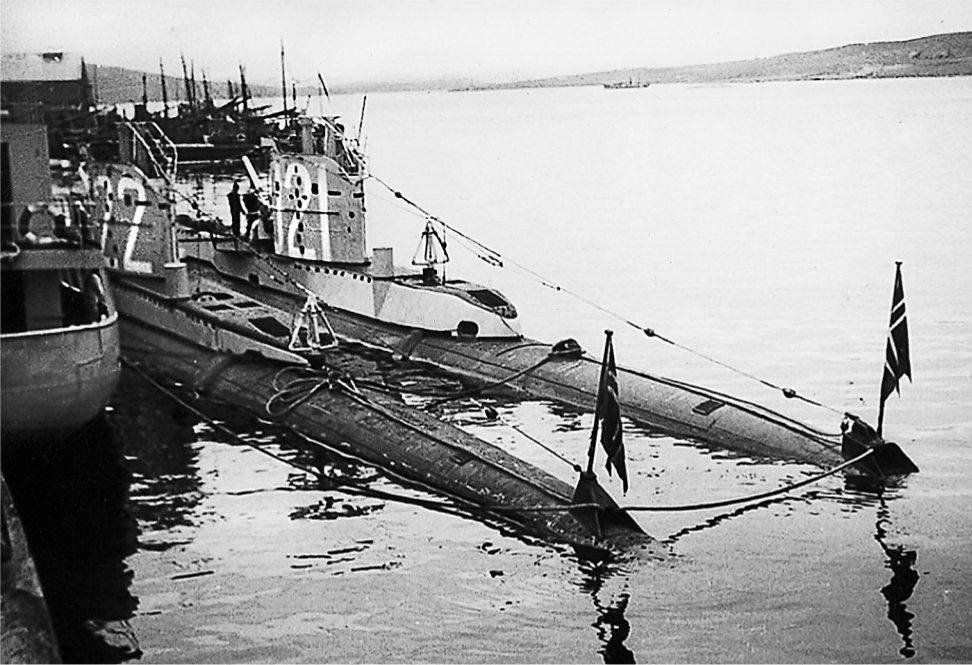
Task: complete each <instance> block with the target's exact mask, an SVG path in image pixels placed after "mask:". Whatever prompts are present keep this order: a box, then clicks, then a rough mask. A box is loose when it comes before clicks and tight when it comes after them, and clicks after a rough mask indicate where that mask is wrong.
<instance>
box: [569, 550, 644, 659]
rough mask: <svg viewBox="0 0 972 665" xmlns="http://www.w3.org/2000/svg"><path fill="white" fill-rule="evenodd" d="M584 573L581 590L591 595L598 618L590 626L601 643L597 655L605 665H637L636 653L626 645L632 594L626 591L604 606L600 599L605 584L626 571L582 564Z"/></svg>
mask: <svg viewBox="0 0 972 665" xmlns="http://www.w3.org/2000/svg"><path fill="white" fill-rule="evenodd" d="M581 571H582V573H583V577H582V579H581V583H580V587H581V590H583V591H584V592H585V593H588V594H590V596H591V601H592V602H593V603H594V609H595V610H597V618H596V619H595V620H594V623H592V624H591V625H592V626H593V627H594V630H595V631H597V638H598V639H599V640H600V641H601V647H600V648H599V649H598V653H599V654H601V657H602V658H603V659H604V662H605V663H635V662H637V661H636V660H635V655H634V652H632V651H631V649H629V648H628V647H626V646H625V644H624V642H625V640H627V639H628V636H629V635H630V634H631V624H630V623H629V621H628V619H627V618H626V617H625V616H624V613H625V610H627V609H628V601H629V600H630V599H631V594H629V593H628V592H627V591H623V592H621V593H619V594H617V597H616V598H612V599H611V602H609V603H607V604H604V603H603V602H602V601H601V598H600V594H601V591H602V590H603V587H604V582H605V581H606V580H607V579H609V578H611V577H614V576H617V575H623V571H621V570H620V569H618V568H616V567H615V566H613V565H611V564H588V563H582V564H581Z"/></svg>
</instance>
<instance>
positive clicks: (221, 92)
mask: <svg viewBox="0 0 972 665" xmlns="http://www.w3.org/2000/svg"><path fill="white" fill-rule="evenodd" d="M92 70H93V71H92ZM89 71H91V72H92V73H91V74H89V77H90V79H91V81H92V84H94V85H95V87H96V90H97V98H98V103H100V104H119V103H123V102H137V101H140V100H141V99H142V73H143V72H139V71H135V70H132V69H125V68H123V67H112V66H108V65H94V66H89ZM209 85H210V94H212V96H213V97H215V98H217V99H219V98H225V97H226V96H227V84H226V81H225V80H222V81H210V82H209ZM474 85H477V83H476V82H475V81H473V80H471V79H452V78H450V79H430V80H419V81H370V82H361V83H350V84H346V85H336V86H328V88H329V91H330V92H331V93H361V92H395V91H400V90H448V89H451V88H459V87H471V86H474ZM233 86H234V87H235V88H236V90H239V87H240V81H239V79H238V78H236V79H234V80H233ZM247 87H249V88H250V95H251V96H253V97H276V96H279V95H280V86H279V85H260V84H256V83H250V82H249V81H247ZM146 89H147V92H148V98H149V100H150V101H160V100H161V99H162V84H161V82H160V77H159V73H158V72H154V73H152V72H148V73H147V80H146ZM165 89H166V93H167V94H168V96H169V101H170V102H172V101H177V100H182V99H185V97H186V94H185V84H184V83H183V79H182V77H178V78H176V77H174V76H168V75H166V77H165ZM196 90H197V91H198V93H199V96H200V97H201V96H202V94H203V88H202V75H201V74H199V73H198V72H197V74H196ZM317 93H318V88H317V87H316V86H314V87H304V88H301V87H298V88H297V96H298V98H299V99H301V100H302V99H304V98H305V97H306V96H307V95H310V94H313V95H316V94H317Z"/></svg>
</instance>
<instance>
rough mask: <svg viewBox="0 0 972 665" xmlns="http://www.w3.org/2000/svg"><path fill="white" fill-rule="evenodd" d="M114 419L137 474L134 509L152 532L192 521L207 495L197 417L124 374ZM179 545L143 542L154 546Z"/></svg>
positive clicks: (112, 416)
mask: <svg viewBox="0 0 972 665" xmlns="http://www.w3.org/2000/svg"><path fill="white" fill-rule="evenodd" d="M117 395H118V396H117V397H116V398H115V400H114V402H113V407H114V409H115V411H114V413H113V414H112V415H111V417H110V421H111V422H112V423H117V424H118V425H117V429H118V431H119V432H124V434H123V436H124V443H125V455H126V465H127V467H128V468H129V469H131V473H132V491H131V494H132V497H133V498H134V499H135V500H134V501H133V502H132V504H131V505H132V511H133V513H134V515H135V517H136V518H137V519H138V520H139V521H140V522H141V523H142V524H143V525H144V527H145V530H146V531H147V532H150V533H153V532H158V533H161V532H166V531H168V530H170V529H174V528H176V527H188V526H192V525H193V515H194V513H195V511H196V509H197V507H198V505H199V503H200V501H201V500H202V498H203V492H202V489H201V487H200V479H199V474H198V470H199V469H198V456H199V454H198V450H197V449H196V448H195V447H194V446H193V444H194V443H195V441H196V440H197V438H198V435H197V432H196V431H195V429H194V428H195V427H196V425H197V423H198V419H196V418H195V417H193V416H192V415H191V414H188V413H187V412H186V411H184V410H183V409H179V408H177V407H176V406H174V405H173V404H172V403H171V402H169V401H167V400H164V399H159V395H158V393H157V392H156V391H155V390H154V389H153V388H152V387H151V386H148V385H146V384H145V383H144V382H143V381H140V380H139V379H138V377H135V376H132V375H131V373H129V372H122V379H121V383H120V384H119V389H118V393H117ZM174 544H176V543H171V542H162V543H149V542H145V540H144V538H143V542H142V543H140V545H141V546H142V547H143V548H145V547H151V548H153V549H168V548H169V547H171V546H172V545H174Z"/></svg>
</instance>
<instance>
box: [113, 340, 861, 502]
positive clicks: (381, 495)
mask: <svg viewBox="0 0 972 665" xmlns="http://www.w3.org/2000/svg"><path fill="white" fill-rule="evenodd" d="M120 360H121V363H122V364H123V365H124V366H125V367H127V368H129V369H131V370H133V371H134V372H135V373H136V374H137V375H138V376H139V377H141V378H142V379H143V380H144V381H146V382H147V383H148V384H149V385H151V386H153V387H154V388H155V389H156V390H158V391H160V392H161V393H163V394H164V395H166V396H167V397H169V398H170V399H171V400H173V401H174V402H176V403H177V404H179V405H180V406H181V407H182V408H184V409H186V410H188V411H190V412H191V413H193V414H195V415H196V416H197V417H199V418H201V419H202V420H203V421H204V422H206V423H207V424H209V425H210V426H211V427H213V429H215V430H216V431H219V432H221V433H223V434H224V435H226V436H229V437H230V438H231V439H233V440H234V441H237V442H239V443H242V444H243V445H245V446H247V447H249V448H251V449H253V450H256V451H257V452H259V453H261V454H263V455H266V456H267V457H270V458H272V459H274V460H276V461H278V462H281V463H283V464H286V465H288V466H290V467H292V468H294V469H297V470H299V471H302V472H304V473H307V474H308V475H310V476H312V477H315V478H317V479H318V480H320V481H322V482H324V483H327V484H328V485H330V486H331V488H333V489H337V490H339V491H341V492H343V493H345V494H349V495H352V496H363V497H368V498H374V499H380V500H385V501H393V502H399V503H404V504H409V505H414V506H419V507H422V508H427V509H429V510H437V511H439V512H442V513H446V514H451V515H456V516H459V517H467V516H468V515H469V513H467V512H464V511H463V509H462V508H460V506H465V507H466V509H467V510H469V511H470V512H483V511H485V512H493V513H496V514H503V513H508V512H519V513H531V512H532V513H542V512H564V511H570V510H573V509H579V508H594V509H600V510H610V509H608V508H605V507H604V506H601V505H599V504H596V503H569V504H566V505H560V506H537V505H533V506H524V505H512V504H506V505H504V504H478V503H475V502H472V501H469V500H467V499H462V498H460V497H456V496H452V495H448V496H447V499H448V500H449V501H450V502H451V504H450V503H444V502H442V501H436V500H432V499H422V498H417V497H409V496H405V495H403V494H400V493H398V492H385V491H382V490H377V489H374V488H370V487H363V486H360V485H357V484H354V483H350V482H347V481H344V482H342V481H341V480H340V479H336V478H332V477H329V476H326V475H324V474H323V473H321V472H320V471H319V470H318V469H314V468H313V467H309V466H305V465H303V464H300V463H298V462H295V461H293V460H290V459H287V458H285V457H283V456H281V455H278V454H276V453H274V452H272V451H269V450H266V449H265V448H264V447H263V446H260V445H258V444H256V443H254V442H252V441H250V440H248V439H246V438H244V437H243V436H241V435H240V434H238V433H236V432H234V431H233V430H232V429H230V428H228V427H226V426H225V425H223V424H222V423H220V422H218V421H216V420H215V419H213V418H211V417H209V416H208V415H207V414H206V413H204V412H203V411H201V410H200V409H197V408H196V407H194V406H192V405H191V404H189V403H188V402H187V401H186V400H184V399H182V398H181V397H180V396H179V395H177V394H175V393H174V392H173V391H171V390H169V389H168V388H166V387H165V386H163V385H162V384H160V383H159V382H158V381H156V380H155V379H153V378H152V377H151V376H149V375H148V373H147V372H145V371H144V370H143V369H142V368H141V367H139V366H138V364H137V363H133V362H131V361H130V360H128V359H126V358H124V357H122V358H120ZM314 443H316V444H317V445H321V444H320V443H319V442H316V441H315V442H314ZM328 450H332V449H331V448H330V447H328ZM333 452H335V453H336V454H339V455H342V456H347V453H343V452H341V451H337V450H334V451H333ZM873 452H874V450H873V449H870V450H867V451H866V452H864V453H863V454H861V455H858V456H857V457H855V458H853V459H851V460H848V461H846V462H844V463H843V464H840V465H838V466H836V467H834V468H832V469H830V470H828V471H826V472H824V473H820V474H817V475H816V476H813V477H811V478H807V479H805V480H803V481H800V482H797V483H793V484H791V485H787V486H785V487H781V488H778V489H776V490H772V491H769V492H762V493H759V494H754V495H750V496H746V497H737V498H735V499H727V500H723V501H713V502H709V503H696V504H686V505H680V506H619V507H618V508H616V509H614V510H617V511H624V512H636V511H653V512H663V511H664V512H672V511H691V510H706V509H711V508H719V507H725V506H730V505H736V504H740V503H751V502H753V501H759V500H765V499H767V498H769V497H773V496H777V495H780V494H784V493H788V492H792V491H793V490H795V489H798V488H800V487H803V486H806V485H808V484H810V483H814V482H818V481H819V480H822V479H823V478H826V477H828V476H831V475H833V474H835V473H838V472H839V471H841V470H843V469H845V468H847V467H848V466H851V465H853V464H856V463H857V462H860V461H862V460H863V459H865V458H867V457H868V456H869V455H871V454H873ZM352 458H353V459H358V458H355V457H353V456H352ZM386 472H387V471H386ZM393 475H395V476H396V477H400V476H398V475H397V474H393ZM402 480H403V481H404V482H406V483H410V482H413V481H410V480H407V479H404V478H403V479H402ZM416 484H417V485H418V486H421V487H426V488H428V485H427V484H426V483H421V482H417V483H416ZM429 489H431V488H429Z"/></svg>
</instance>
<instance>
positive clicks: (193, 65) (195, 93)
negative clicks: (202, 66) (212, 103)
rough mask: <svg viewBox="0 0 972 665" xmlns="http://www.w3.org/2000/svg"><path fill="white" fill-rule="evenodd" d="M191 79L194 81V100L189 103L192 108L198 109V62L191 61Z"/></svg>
mask: <svg viewBox="0 0 972 665" xmlns="http://www.w3.org/2000/svg"><path fill="white" fill-rule="evenodd" d="M189 78H191V79H192V99H191V100H190V101H189V103H190V104H191V105H192V108H196V105H197V104H198V102H199V95H198V94H197V92H196V61H195V60H191V61H190V62H189Z"/></svg>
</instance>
